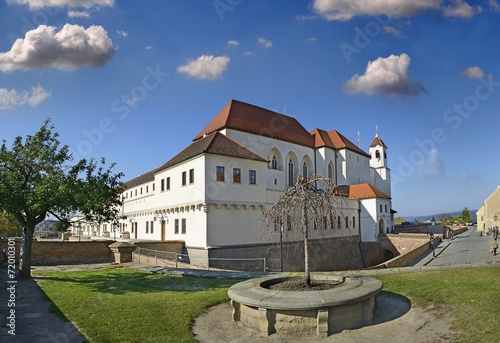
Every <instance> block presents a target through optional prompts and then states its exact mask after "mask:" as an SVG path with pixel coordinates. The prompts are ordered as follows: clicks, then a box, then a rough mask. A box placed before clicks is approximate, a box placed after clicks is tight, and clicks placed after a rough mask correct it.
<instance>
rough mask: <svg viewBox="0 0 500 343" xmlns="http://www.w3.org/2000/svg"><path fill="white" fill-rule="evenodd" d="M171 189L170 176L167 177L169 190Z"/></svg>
mask: <svg viewBox="0 0 500 343" xmlns="http://www.w3.org/2000/svg"><path fill="white" fill-rule="evenodd" d="M169 190H170V176H169V177H167V191H169Z"/></svg>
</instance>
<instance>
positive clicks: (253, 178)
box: [248, 170, 257, 185]
mask: <svg viewBox="0 0 500 343" xmlns="http://www.w3.org/2000/svg"><path fill="white" fill-rule="evenodd" d="M248 183H249V184H251V185H255V184H256V183H257V172H256V171H255V170H249V171H248Z"/></svg>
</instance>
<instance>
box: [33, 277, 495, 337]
mask: <svg viewBox="0 0 500 343" xmlns="http://www.w3.org/2000/svg"><path fill="white" fill-rule="evenodd" d="M42 275H44V276H49V278H47V280H45V281H44V282H43V283H42V285H41V287H42V290H43V291H44V292H45V293H46V295H47V296H48V297H49V298H50V299H51V300H52V301H53V302H54V303H55V306H53V311H54V312H56V313H58V314H59V315H60V316H62V317H63V318H65V319H67V320H71V321H72V322H75V323H76V325H77V326H78V328H79V329H80V330H81V331H82V332H83V333H84V334H85V335H86V336H87V337H88V338H89V339H90V340H91V342H99V343H101V342H102V343H104V342H192V341H193V340H192V338H191V337H192V333H191V331H190V326H191V323H192V320H193V318H195V317H196V316H197V315H198V314H199V313H201V312H202V311H203V310H204V309H205V308H206V307H208V306H211V305H215V304H218V303H221V302H224V301H227V300H229V298H228V296H227V289H228V287H230V286H231V285H232V284H233V283H234V282H231V281H211V280H201V279H191V278H175V277H168V276H160V275H154V274H148V273H142V272H137V271H131V270H127V269H111V270H99V271H85V272H64V273H63V272H51V273H48V272H46V273H38V274H37V275H36V277H41V276H42ZM377 278H379V279H380V280H382V281H383V282H384V290H385V291H388V292H394V293H397V294H401V295H403V296H406V297H408V298H409V299H410V301H411V302H412V304H413V305H422V306H426V305H429V304H430V303H433V304H436V305H438V306H442V307H444V308H445V309H446V310H447V311H449V312H450V313H453V315H454V316H455V317H456V322H455V324H454V326H453V328H454V329H456V330H458V331H461V332H463V341H464V342H498V341H499V339H500V338H499V337H500V329H499V328H500V324H499V321H498V317H499V315H500V268H484V269H461V270H446V271H429V272H420V273H400V274H390V275H383V276H378V277H377ZM249 339H251V337H249Z"/></svg>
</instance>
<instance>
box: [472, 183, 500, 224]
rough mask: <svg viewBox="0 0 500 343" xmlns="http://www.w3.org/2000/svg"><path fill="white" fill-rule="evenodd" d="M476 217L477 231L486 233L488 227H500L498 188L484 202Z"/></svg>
mask: <svg viewBox="0 0 500 343" xmlns="http://www.w3.org/2000/svg"><path fill="white" fill-rule="evenodd" d="M476 216H477V229H478V230H481V231H483V232H487V231H488V228H490V227H491V228H495V227H500V186H498V187H497V189H496V190H495V191H494V192H493V193H492V194H491V195H490V196H489V197H488V198H486V200H484V202H483V205H482V206H481V208H480V209H479V210H478V211H477V212H476Z"/></svg>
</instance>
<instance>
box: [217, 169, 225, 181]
mask: <svg viewBox="0 0 500 343" xmlns="http://www.w3.org/2000/svg"><path fill="white" fill-rule="evenodd" d="M216 177H217V181H224V167H217V175H216Z"/></svg>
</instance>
